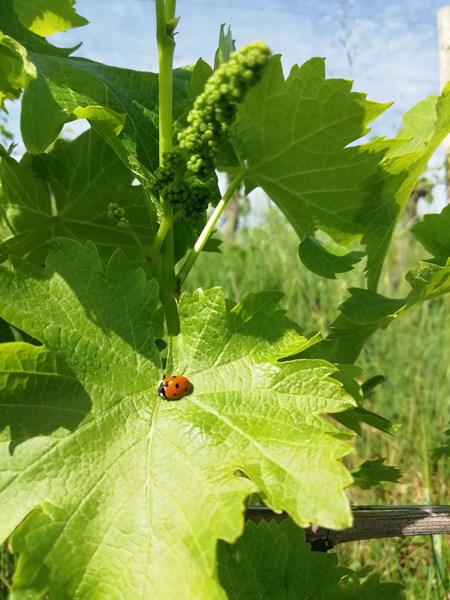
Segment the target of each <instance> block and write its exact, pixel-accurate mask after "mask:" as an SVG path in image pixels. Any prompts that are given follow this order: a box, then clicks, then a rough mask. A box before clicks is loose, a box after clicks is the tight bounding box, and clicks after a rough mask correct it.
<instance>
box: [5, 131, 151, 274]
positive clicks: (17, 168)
mask: <svg viewBox="0 0 450 600" xmlns="http://www.w3.org/2000/svg"><path fill="white" fill-rule="evenodd" d="M132 181H133V176H132V174H131V172H130V171H129V169H127V168H126V167H125V166H124V165H123V164H122V162H121V161H120V160H119V158H118V157H117V155H116V154H115V153H114V152H113V151H112V150H111V149H110V147H109V146H108V145H107V144H105V142H104V141H103V140H102V139H101V138H100V137H99V136H98V135H97V134H96V133H95V132H93V131H92V130H89V131H87V132H85V133H84V134H82V135H80V136H79V137H78V138H77V139H75V140H73V141H72V142H67V141H65V140H58V141H57V142H56V144H55V145H54V146H53V148H52V150H51V151H50V152H48V153H46V154H42V155H38V156H33V155H30V154H25V156H24V157H23V158H22V160H21V161H20V162H17V161H16V160H15V159H14V158H12V157H10V156H8V155H7V154H6V153H5V152H0V200H1V201H0V260H5V259H6V258H7V256H8V254H9V253H12V254H15V255H18V256H28V257H29V258H31V259H32V260H34V261H35V262H37V263H40V264H43V260H44V258H45V255H46V252H47V246H46V244H45V242H46V241H47V240H49V239H51V238H53V237H59V236H62V235H65V236H71V237H73V238H74V239H78V240H80V241H85V240H86V239H90V240H91V241H93V242H94V243H96V244H97V247H98V248H99V252H100V256H101V258H102V259H104V260H106V258H107V257H109V256H110V255H111V253H112V251H113V250H114V249H115V248H117V247H120V248H122V249H123V250H124V251H125V252H126V254H127V256H129V258H131V259H132V260H136V261H140V262H141V264H143V263H144V254H145V249H147V252H148V251H149V247H150V244H151V242H152V223H153V224H154V222H155V220H156V219H155V218H153V219H151V217H150V216H149V211H148V208H147V206H146V204H145V197H144V193H143V189H142V187H141V186H134V185H132ZM110 203H117V204H119V205H120V206H121V208H123V209H124V210H125V216H126V218H127V219H128V221H129V224H130V227H131V228H132V230H133V232H134V234H135V235H136V236H137V237H138V239H139V240H140V244H141V246H140V247H139V245H137V244H136V241H135V239H134V238H133V237H132V236H131V234H130V232H129V231H127V230H122V229H120V228H119V227H118V225H117V220H115V219H111V218H109V217H108V215H107V213H108V205H109V204H110Z"/></svg>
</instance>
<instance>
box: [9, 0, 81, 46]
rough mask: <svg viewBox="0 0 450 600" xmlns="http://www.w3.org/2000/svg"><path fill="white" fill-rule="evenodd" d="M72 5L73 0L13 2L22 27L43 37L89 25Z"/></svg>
mask: <svg viewBox="0 0 450 600" xmlns="http://www.w3.org/2000/svg"><path fill="white" fill-rule="evenodd" d="M74 4H75V0H33V2H28V1H27V0H14V11H15V13H16V15H17V18H18V19H19V21H20V22H21V23H22V25H23V26H24V27H26V28H27V29H29V30H30V31H32V32H33V33H36V34H37V35H40V36H43V37H44V36H46V35H52V34H53V33H56V32H57V31H67V30H68V29H72V28H73V27H83V26H84V25H87V24H88V23H89V21H88V20H87V19H85V18H84V17H81V16H80V15H79V14H78V13H77V12H76V11H75V9H74V8H73V5H74Z"/></svg>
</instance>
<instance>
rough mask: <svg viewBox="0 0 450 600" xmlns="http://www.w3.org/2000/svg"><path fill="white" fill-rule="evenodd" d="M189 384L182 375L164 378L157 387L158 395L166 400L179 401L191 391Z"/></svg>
mask: <svg viewBox="0 0 450 600" xmlns="http://www.w3.org/2000/svg"><path fill="white" fill-rule="evenodd" d="M191 387H192V385H191V382H190V381H189V379H186V377H183V375H171V376H170V377H165V378H164V379H163V380H162V381H161V383H160V384H159V386H158V390H157V392H158V394H159V395H160V396H161V398H166V400H179V399H180V398H183V396H186V394H188V393H189V391H190V390H191Z"/></svg>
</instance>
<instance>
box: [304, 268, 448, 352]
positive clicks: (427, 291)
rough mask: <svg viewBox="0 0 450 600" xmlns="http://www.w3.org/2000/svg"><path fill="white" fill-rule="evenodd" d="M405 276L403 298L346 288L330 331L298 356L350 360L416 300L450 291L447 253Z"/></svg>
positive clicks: (414, 304) (417, 302) (424, 299)
mask: <svg viewBox="0 0 450 600" xmlns="http://www.w3.org/2000/svg"><path fill="white" fill-rule="evenodd" d="M405 278H406V280H407V281H408V283H409V284H410V286H411V291H410V292H409V294H408V295H407V296H405V297H404V298H387V297H386V296H383V295H381V294H378V293H377V292H374V291H372V290H366V289H361V288H349V290H348V292H349V293H350V297H349V298H347V300H345V301H344V302H343V303H342V304H341V306H340V307H339V310H340V313H341V314H340V315H339V316H338V317H337V318H336V319H335V320H334V321H333V323H331V325H330V333H329V335H328V336H327V337H326V338H325V339H324V340H322V341H320V342H318V343H317V344H315V345H314V346H311V347H310V348H308V349H306V350H305V351H304V352H302V353H301V356H303V357H305V358H306V357H315V358H318V357H320V358H324V359H325V360H329V361H332V362H336V363H342V364H346V363H348V364H352V363H353V362H354V361H355V360H356V359H357V357H358V355H359V353H360V352H361V350H362V348H363V346H364V344H365V343H366V341H367V339H368V338H369V337H370V336H372V335H373V334H374V333H375V332H376V331H378V330H379V329H384V328H385V327H387V326H388V325H389V324H390V323H392V321H395V320H396V319H397V318H399V317H400V316H401V315H403V314H404V313H405V312H407V311H408V310H410V309H411V308H413V307H414V306H416V305H417V304H419V303H421V302H425V301H427V300H432V299H434V298H437V297H439V296H443V295H445V294H448V293H450V257H449V258H447V261H446V263H445V264H443V265H439V264H436V263H434V262H431V261H420V262H419V264H418V265H416V266H415V267H413V268H412V269H410V270H409V271H408V273H407V274H406V277H405Z"/></svg>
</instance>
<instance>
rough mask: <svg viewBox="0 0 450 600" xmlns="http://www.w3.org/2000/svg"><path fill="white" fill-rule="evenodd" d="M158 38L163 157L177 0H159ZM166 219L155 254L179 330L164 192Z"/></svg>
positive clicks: (167, 144)
mask: <svg viewBox="0 0 450 600" xmlns="http://www.w3.org/2000/svg"><path fill="white" fill-rule="evenodd" d="M155 8H156V40H157V45H158V63H159V157H160V164H161V162H162V157H163V155H164V154H165V153H166V152H169V151H170V150H171V148H172V136H173V114H172V112H173V111H172V98H173V55H174V50H175V41H174V30H175V27H176V25H177V19H176V18H175V8H176V0H166V1H164V0H156V1H155ZM160 198H161V208H162V219H161V223H160V226H159V229H158V231H157V233H156V237H155V243H154V245H153V249H152V258H153V259H154V260H155V261H157V269H158V276H159V277H158V279H159V284H160V290H161V291H160V299H161V303H162V305H163V308H164V314H165V318H166V325H167V331H168V333H169V334H170V335H176V334H177V333H178V332H179V329H180V325H179V317H178V309H177V305H176V300H175V290H176V280H175V262H174V251H173V229H172V224H173V208H172V206H171V204H170V202H168V201H167V200H165V198H164V196H162V195H161V197H160Z"/></svg>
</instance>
